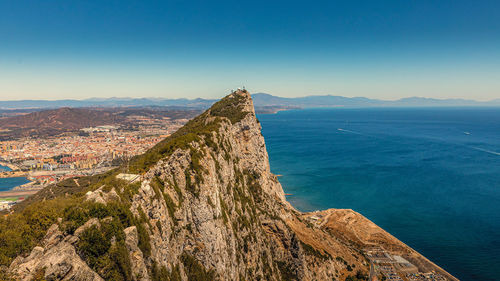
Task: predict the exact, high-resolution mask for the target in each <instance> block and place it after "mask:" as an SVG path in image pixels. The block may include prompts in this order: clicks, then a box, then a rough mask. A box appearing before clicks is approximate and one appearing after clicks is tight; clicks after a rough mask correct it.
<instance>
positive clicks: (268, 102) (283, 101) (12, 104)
mask: <svg viewBox="0 0 500 281" xmlns="http://www.w3.org/2000/svg"><path fill="white" fill-rule="evenodd" d="M252 97H253V101H254V105H255V106H256V107H257V110H258V111H259V110H264V111H268V110H271V111H274V109H278V108H290V107H292V108H312V107H426V106H500V99H495V100H490V101H485V102H482V101H475V100H467V99H432V98H422V97H412V98H403V99H399V100H394V101H388V100H378V99H369V98H365V97H353V98H348V97H342V96H332V95H324V96H305V97H298V98H284V97H278V96H273V95H270V94H265V93H256V94H253V95H252ZM215 101H216V100H215V99H201V98H198V99H166V98H91V99H85V100H71V99H65V100H50V101H49V100H15V101H0V109H27V108H31V109H36V108H59V107H141V106H171V107H188V108H196V109H204V108H208V107H210V106H211V105H212V104H213V103H214V102H215Z"/></svg>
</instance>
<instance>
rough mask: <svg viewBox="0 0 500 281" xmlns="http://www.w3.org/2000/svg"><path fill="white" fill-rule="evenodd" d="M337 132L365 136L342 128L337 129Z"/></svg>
mask: <svg viewBox="0 0 500 281" xmlns="http://www.w3.org/2000/svg"><path fill="white" fill-rule="evenodd" d="M337 131H341V132H346V133H351V134H356V135H362V136H366V135H365V134H362V133H359V132H355V131H351V130H346V129H342V128H338V129H337Z"/></svg>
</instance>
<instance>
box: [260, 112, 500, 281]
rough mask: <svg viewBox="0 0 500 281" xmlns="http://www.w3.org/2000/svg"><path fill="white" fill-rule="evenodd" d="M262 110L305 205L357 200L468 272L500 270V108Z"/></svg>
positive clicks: (282, 166) (270, 140)
mask: <svg viewBox="0 0 500 281" xmlns="http://www.w3.org/2000/svg"><path fill="white" fill-rule="evenodd" d="M258 118H259V120H260V121H261V124H262V127H263V135H264V137H265V139H266V145H267V149H268V152H269V156H270V162H271V169H272V171H273V173H275V174H280V175H283V176H282V177H280V182H281V183H282V185H283V188H284V190H285V192H286V193H291V194H292V195H291V196H288V200H289V201H290V202H291V203H292V204H293V205H294V206H295V207H296V208H297V209H299V210H301V211H313V210H318V209H327V208H350V209H354V210H355V211H358V212H360V213H362V214H363V215H365V216H366V217H368V218H369V219H370V220H372V221H373V222H375V223H376V224H378V225H379V226H381V227H382V228H384V229H385V230H387V231H389V232H390V233H391V234H393V235H394V236H396V237H397V238H399V239H400V240H402V241H403V242H405V243H406V244H408V245H409V246H411V247H413V248H414V249H415V250H417V251H418V252H420V253H421V254H423V255H424V256H426V257H427V258H429V259H431V260H432V261H434V262H435V263H437V264H438V265H440V266H441V267H443V268H444V269H445V270H447V271H449V272H450V273H451V274H453V275H454V276H456V277H457V278H459V279H461V280H499V279H500V108H419V109H409V108H397V109H396V108H390V109H387V108H384V109H381V108H376V109H310V110H309V109H308V110H291V111H282V112H279V113H277V114H265V115H259V116H258Z"/></svg>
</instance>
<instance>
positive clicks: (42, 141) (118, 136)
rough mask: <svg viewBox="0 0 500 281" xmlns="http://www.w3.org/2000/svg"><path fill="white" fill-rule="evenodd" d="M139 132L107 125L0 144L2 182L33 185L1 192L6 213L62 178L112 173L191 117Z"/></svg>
mask: <svg viewBox="0 0 500 281" xmlns="http://www.w3.org/2000/svg"><path fill="white" fill-rule="evenodd" d="M143 121H144V123H145V124H143V125H141V126H138V127H136V128H134V129H132V130H131V129H130V128H129V127H121V126H119V125H103V126H96V127H89V128H83V129H80V130H79V132H77V133H65V134H62V135H59V136H54V137H47V138H22V139H18V140H8V141H1V142H0V165H1V166H4V167H6V168H4V169H2V170H0V178H26V179H27V180H28V181H29V182H27V183H25V184H22V185H19V186H15V187H12V189H11V190H4V191H2V192H0V211H1V210H6V209H9V208H11V207H12V206H13V205H14V204H16V203H18V202H20V201H22V200H24V199H25V198H26V197H28V196H30V195H32V194H34V193H36V192H37V191H38V190H40V189H42V188H43V187H45V186H47V185H49V184H54V183H57V182H59V181H61V180H64V179H67V178H72V177H79V176H87V175H95V174H99V173H103V172H106V171H108V170H110V169H112V168H115V167H117V166H118V165H120V164H121V163H124V162H126V161H127V160H128V159H130V158H131V157H133V156H135V155H138V154H141V153H144V152H145V151H146V150H148V149H149V148H151V147H152V146H154V145H155V144H156V143H158V142H159V141H160V140H162V139H164V138H165V137H167V136H169V135H170V134H171V133H172V132H174V131H176V130H177V129H178V128H179V127H181V126H182V125H183V124H184V123H185V122H187V119H177V120H171V121H165V120H163V122H161V123H160V124H158V122H151V120H143Z"/></svg>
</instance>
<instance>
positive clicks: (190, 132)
mask: <svg viewBox="0 0 500 281" xmlns="http://www.w3.org/2000/svg"><path fill="white" fill-rule="evenodd" d="M244 99H245V98H244V97H242V96H240V95H234V97H230V96H227V97H225V98H223V99H222V100H220V101H219V102H217V103H215V104H214V105H213V106H212V107H211V108H210V109H209V110H207V111H205V112H204V113H202V114H201V115H199V116H197V117H195V118H194V119H192V120H190V121H189V122H187V123H186V125H184V127H182V128H180V129H179V130H177V131H176V132H175V133H173V134H172V135H170V136H169V137H167V138H165V139H164V140H162V141H161V142H160V143H158V144H157V145H155V146H154V147H153V148H151V149H150V150H148V151H147V152H146V153H144V154H142V155H139V156H136V157H134V158H132V159H131V160H130V169H131V172H134V173H142V172H145V171H147V170H148V169H149V168H150V167H151V166H153V165H154V164H156V162H158V160H160V159H162V158H164V157H166V156H170V155H171V154H172V153H173V152H174V151H175V150H176V149H179V148H180V149H189V150H191V151H192V152H193V154H195V153H196V152H195V150H194V149H193V148H192V147H191V145H190V144H191V143H192V142H199V141H200V140H201V138H202V137H203V138H204V139H205V140H208V139H210V138H211V135H212V132H217V131H218V129H219V126H220V122H221V120H222V119H220V117H226V118H228V119H229V121H231V123H232V124H234V123H237V122H239V121H240V120H242V119H243V118H245V116H246V115H247V114H248V112H244V111H242V103H243V102H244ZM209 117H214V118H209ZM218 117H219V118H218ZM209 145H210V144H209ZM195 156H197V155H195ZM194 158H195V159H193V161H192V162H193V165H194V167H193V168H194V169H195V170H196V169H200V168H201V167H200V166H199V165H196V164H197V162H196V157H194Z"/></svg>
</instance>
